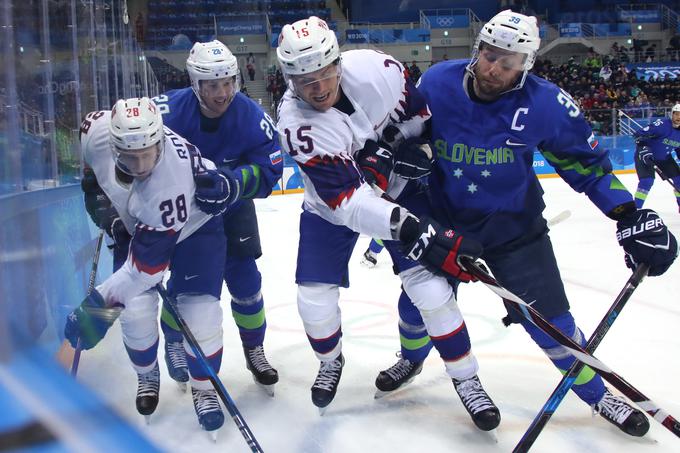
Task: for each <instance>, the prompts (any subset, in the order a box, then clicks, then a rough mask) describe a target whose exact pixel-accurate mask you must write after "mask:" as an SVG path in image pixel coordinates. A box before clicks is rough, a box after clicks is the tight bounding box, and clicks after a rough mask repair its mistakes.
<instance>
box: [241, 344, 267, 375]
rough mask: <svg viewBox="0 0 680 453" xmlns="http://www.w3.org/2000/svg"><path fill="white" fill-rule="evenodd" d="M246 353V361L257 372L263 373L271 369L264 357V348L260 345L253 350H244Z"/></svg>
mask: <svg viewBox="0 0 680 453" xmlns="http://www.w3.org/2000/svg"><path fill="white" fill-rule="evenodd" d="M246 352H247V355H248V361H249V362H250V364H251V366H253V367H254V368H255V369H256V370H257V371H259V372H263V371H267V370H272V369H273V368H272V366H271V365H270V364H269V362H267V357H265V355H264V348H263V347H262V346H261V345H260V346H255V347H254V348H253V349H249V348H246Z"/></svg>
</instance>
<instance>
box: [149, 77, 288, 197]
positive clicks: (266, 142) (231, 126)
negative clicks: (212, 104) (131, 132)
mask: <svg viewBox="0 0 680 453" xmlns="http://www.w3.org/2000/svg"><path fill="white" fill-rule="evenodd" d="M154 102H155V103H156V105H158V107H159V109H160V110H161V113H163V123H164V124H165V125H166V126H168V127H169V128H171V129H172V130H174V131H175V132H177V133H178V134H179V135H181V136H182V137H184V138H186V139H187V140H189V142H191V143H192V144H194V145H196V146H197V147H198V149H200V150H201V155H202V156H204V157H206V158H208V159H210V160H211V161H213V162H214V163H215V165H217V166H218V167H229V168H230V169H231V170H233V171H234V173H235V175H236V177H237V178H238V179H239V182H240V184H241V188H242V192H241V193H242V198H264V197H266V196H268V195H269V194H270V193H271V191H272V188H273V187H274V185H275V184H276V182H277V181H278V180H279V178H280V177H281V174H282V173H283V157H282V154H281V148H280V147H279V140H278V134H277V132H276V128H275V126H274V123H273V121H272V119H271V118H270V117H269V115H267V114H266V113H264V111H263V110H262V109H261V108H260V106H259V105H257V104H256V103H255V102H254V101H253V100H251V99H250V98H248V97H247V96H245V95H243V94H241V93H236V95H235V96H234V99H233V100H232V102H231V104H230V105H229V108H228V109H227V111H226V112H225V113H224V114H223V115H222V116H221V117H220V118H215V119H210V118H206V117H204V116H203V115H202V114H201V111H200V105H199V103H198V99H196V96H195V95H194V92H193V90H192V89H191V88H183V89H180V90H172V91H169V92H167V93H165V94H163V95H160V96H158V97H156V98H154Z"/></svg>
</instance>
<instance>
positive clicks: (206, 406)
mask: <svg viewBox="0 0 680 453" xmlns="http://www.w3.org/2000/svg"><path fill="white" fill-rule="evenodd" d="M191 394H192V396H193V397H194V407H195V408H196V413H197V414H198V415H199V416H201V415H205V414H207V413H209V412H215V411H222V408H220V402H219V400H218V399H217V392H216V391H215V390H214V389H210V390H197V389H191Z"/></svg>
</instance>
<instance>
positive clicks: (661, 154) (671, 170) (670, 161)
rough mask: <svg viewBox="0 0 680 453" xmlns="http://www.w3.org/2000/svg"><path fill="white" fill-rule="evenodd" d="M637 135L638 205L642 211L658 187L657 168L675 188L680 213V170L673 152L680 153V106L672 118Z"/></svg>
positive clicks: (636, 198) (636, 192)
mask: <svg viewBox="0 0 680 453" xmlns="http://www.w3.org/2000/svg"><path fill="white" fill-rule="evenodd" d="M633 135H634V136H635V143H636V150H635V171H636V172H637V175H638V178H639V180H640V181H639V182H638V186H637V190H636V191H635V205H636V206H637V207H638V208H641V207H642V205H643V204H644V203H645V200H646V199H647V194H649V191H650V189H651V188H652V185H653V184H654V173H655V170H654V166H656V167H657V168H658V169H659V171H660V172H661V174H662V175H663V176H662V177H663V178H664V179H669V180H670V182H671V183H672V185H673V187H674V188H675V198H676V201H677V202H678V210H679V211H680V169H679V168H678V164H677V162H676V161H675V159H674V158H673V154H672V153H673V150H675V152H676V153H680V104H675V105H674V106H673V108H672V109H671V117H670V119H669V118H662V119H658V120H656V121H654V122H653V123H652V124H650V125H649V126H646V127H644V128H642V129H641V130H639V131H637V132H635V133H634V134H633Z"/></svg>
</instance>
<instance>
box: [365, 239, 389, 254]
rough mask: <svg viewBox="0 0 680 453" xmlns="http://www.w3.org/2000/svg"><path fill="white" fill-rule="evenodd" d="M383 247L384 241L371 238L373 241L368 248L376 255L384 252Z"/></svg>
mask: <svg viewBox="0 0 680 453" xmlns="http://www.w3.org/2000/svg"><path fill="white" fill-rule="evenodd" d="M383 247H385V246H384V245H383V241H381V240H380V239H371V243H370V244H368V249H369V250H370V251H371V252H373V253H375V254H376V255H377V254H378V253H380V252H382V249H383Z"/></svg>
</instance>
